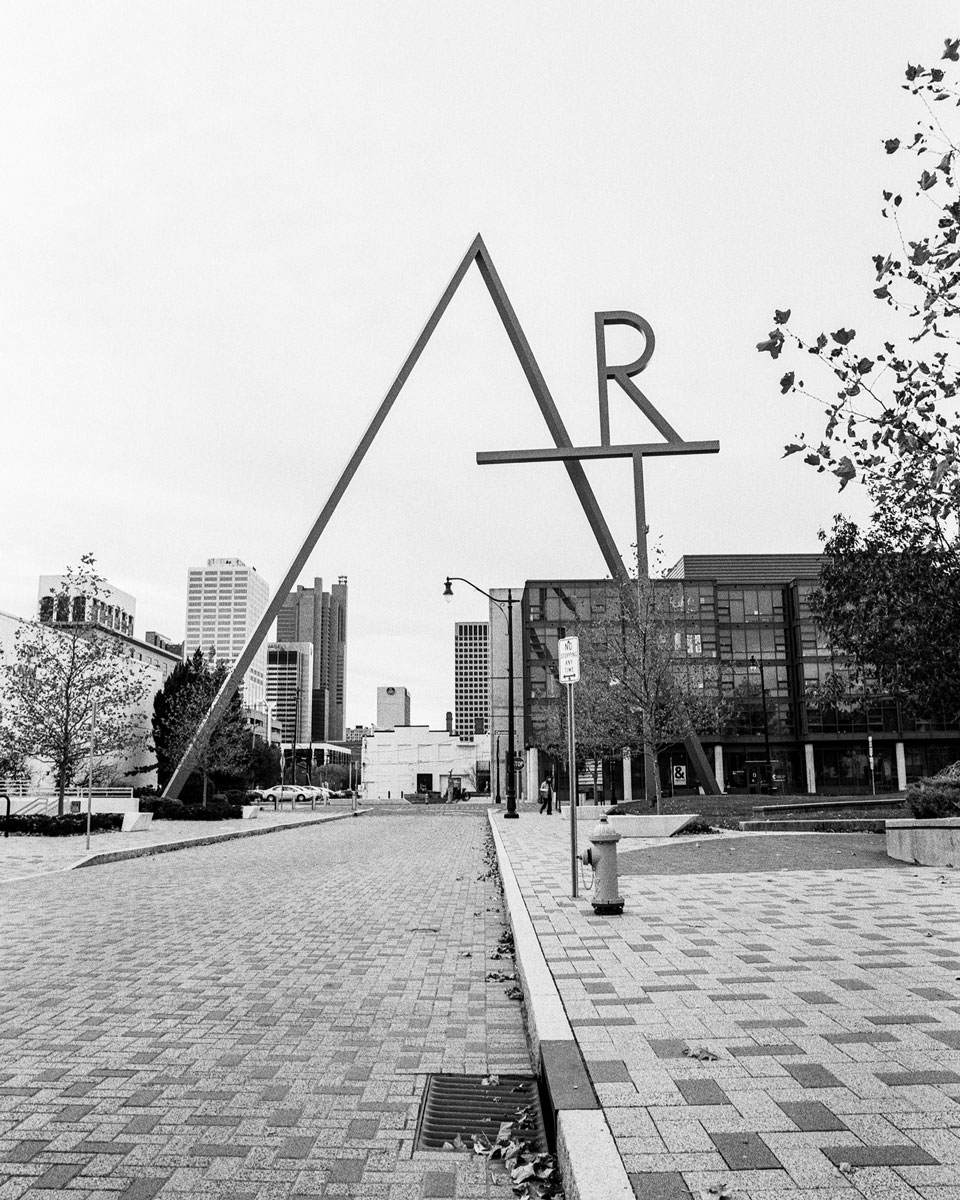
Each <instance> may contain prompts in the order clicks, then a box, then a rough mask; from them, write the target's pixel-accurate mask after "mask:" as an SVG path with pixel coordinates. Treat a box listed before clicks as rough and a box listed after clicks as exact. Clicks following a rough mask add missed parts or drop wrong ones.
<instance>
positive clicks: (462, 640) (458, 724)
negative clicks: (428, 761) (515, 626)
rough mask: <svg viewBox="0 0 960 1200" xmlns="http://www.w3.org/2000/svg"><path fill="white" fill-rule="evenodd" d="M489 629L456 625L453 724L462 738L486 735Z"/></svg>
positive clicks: (466, 623) (475, 623) (464, 623)
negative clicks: (479, 734) (480, 734)
mask: <svg viewBox="0 0 960 1200" xmlns="http://www.w3.org/2000/svg"><path fill="white" fill-rule="evenodd" d="M489 675H490V625H489V623H488V622H487V621H457V622H456V624H455V626H454V634H453V723H454V729H455V730H456V732H457V734H458V735H459V736H460V738H462V739H465V740H469V741H472V740H473V737H474V735H475V734H478V733H486V732H487V720H488V711H487V705H488V686H487V681H488V679H489Z"/></svg>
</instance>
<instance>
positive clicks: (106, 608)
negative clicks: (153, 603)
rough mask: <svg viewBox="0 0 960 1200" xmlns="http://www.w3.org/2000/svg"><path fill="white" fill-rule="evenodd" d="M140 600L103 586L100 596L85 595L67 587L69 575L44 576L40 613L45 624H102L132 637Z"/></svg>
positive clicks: (106, 627)
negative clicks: (137, 600)
mask: <svg viewBox="0 0 960 1200" xmlns="http://www.w3.org/2000/svg"><path fill="white" fill-rule="evenodd" d="M136 612H137V602H136V600H135V599H134V598H133V596H131V595H130V594H129V592H122V591H121V590H120V589H119V588H117V587H114V586H113V584H112V583H107V584H104V585H103V590H102V591H101V593H100V595H99V596H86V595H84V594H83V593H81V592H76V591H73V590H72V589H70V588H69V587H68V582H67V577H66V575H41V576H40V588H39V593H38V596H37V615H38V616H39V618H40V620H41V621H42V622H43V623H44V624H45V625H86V624H90V625H102V626H103V628H104V629H110V630H112V631H113V632H114V633H122V634H124V635H125V636H126V637H133V621H134V617H135V616H136Z"/></svg>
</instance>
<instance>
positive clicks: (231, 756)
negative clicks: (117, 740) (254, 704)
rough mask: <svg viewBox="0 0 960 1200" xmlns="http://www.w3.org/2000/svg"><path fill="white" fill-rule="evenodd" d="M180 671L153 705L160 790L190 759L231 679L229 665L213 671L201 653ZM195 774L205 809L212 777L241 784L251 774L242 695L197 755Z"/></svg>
mask: <svg viewBox="0 0 960 1200" xmlns="http://www.w3.org/2000/svg"><path fill="white" fill-rule="evenodd" d="M182 667H183V670H181V669H180V667H179V666H178V667H177V668H175V670H174V671H173V672H171V674H170V676H169V678H168V679H167V681H166V683H165V685H164V687H163V689H162V691H161V692H160V693H158V695H157V697H156V699H155V701H154V712H153V744H154V748H155V750H156V752H157V779H158V783H159V785H160V787H163V786H164V785H165V784H166V782H167V781H168V780H169V778H170V776H171V775H172V774H173V771H174V770H175V769H176V766H177V764H178V763H179V762H180V760H181V758H182V757H183V755H184V754H185V753H186V751H187V747H188V746H189V745H190V742H191V741H192V739H193V736H194V734H195V733H196V731H197V729H198V728H199V727H200V722H201V721H202V720H203V718H204V717H205V716H206V714H207V712H208V711H209V709H210V705H211V704H212V703H213V698H214V697H215V696H216V695H217V693H218V692H219V690H220V688H221V686H222V684H223V681H224V680H225V679H226V677H227V666H226V664H225V663H223V662H220V663H217V664H216V665H215V666H213V667H211V666H210V664H209V663H208V661H207V659H206V658H205V657H204V654H203V651H202V650H200V649H199V648H198V649H197V650H196V651H195V652H194V654H193V656H192V657H191V658H190V659H188V660H187V661H186V662H185V663H183V664H182ZM194 769H195V771H196V772H197V773H198V774H199V776H200V779H201V783H202V792H201V803H202V804H203V806H204V807H206V804H207V794H208V790H209V784H210V781H211V779H212V778H213V777H214V776H219V777H221V778H226V779H236V780H240V779H242V778H243V777H244V776H245V775H246V774H247V773H248V771H249V769H250V732H249V730H248V729H247V727H246V722H245V721H244V716H243V704H242V702H241V699H240V694H239V692H235V693H234V695H233V698H232V700H231V702H230V704H229V705H228V707H227V709H226V710H225V712H224V713H223V715H222V716H221V718H220V720H219V721H218V722H217V724H216V726H215V727H214V729H213V732H212V733H211V735H210V737H209V739H208V740H207V742H206V744H205V745H204V747H203V748H202V749H201V750H200V752H199V753H198V754H197V757H196V760H195V762H194ZM161 770H162V772H163V775H162V776H161Z"/></svg>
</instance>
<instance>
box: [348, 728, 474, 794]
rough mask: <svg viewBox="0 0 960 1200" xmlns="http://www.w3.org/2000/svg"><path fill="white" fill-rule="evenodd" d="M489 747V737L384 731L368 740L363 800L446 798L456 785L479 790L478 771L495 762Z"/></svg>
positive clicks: (365, 743)
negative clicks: (432, 795) (430, 795)
mask: <svg viewBox="0 0 960 1200" xmlns="http://www.w3.org/2000/svg"><path fill="white" fill-rule="evenodd" d="M485 743H486V739H485V738H483V737H477V738H475V739H474V740H472V741H464V740H462V739H461V738H459V737H457V735H456V734H455V733H449V732H448V731H447V730H446V729H430V728H429V726H427V725H398V726H397V727H396V728H393V729H379V728H378V729H376V730H375V731H374V732H373V733H371V734H369V735H368V736H366V737H365V738H364V739H363V757H362V773H363V782H362V783H361V785H360V796H361V798H362V799H363V800H365V801H366V802H368V803H371V804H375V803H376V802H377V801H396V800H400V799H402V798H403V797H404V796H411V795H417V794H421V795H423V794H425V793H427V792H434V793H440V794H446V793H447V791H448V788H449V787H450V786H451V784H452V785H453V786H459V787H461V788H464V789H466V790H469V791H475V790H476V787H477V774H478V768H480V767H482V765H483V764H484V763H485V762H486V761H488V759H489V751H488V749H487V747H486V744H485Z"/></svg>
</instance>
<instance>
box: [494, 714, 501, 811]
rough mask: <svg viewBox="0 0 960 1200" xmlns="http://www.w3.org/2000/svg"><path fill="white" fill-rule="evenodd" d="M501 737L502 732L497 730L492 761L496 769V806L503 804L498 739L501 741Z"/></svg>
mask: <svg viewBox="0 0 960 1200" xmlns="http://www.w3.org/2000/svg"><path fill="white" fill-rule="evenodd" d="M501 737H503V731H502V730H498V731H497V733H495V734H494V735H493V761H494V764H495V767H496V772H497V797H496V803H497V804H502V803H503V801H502V800H501V799H500V739H501Z"/></svg>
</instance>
